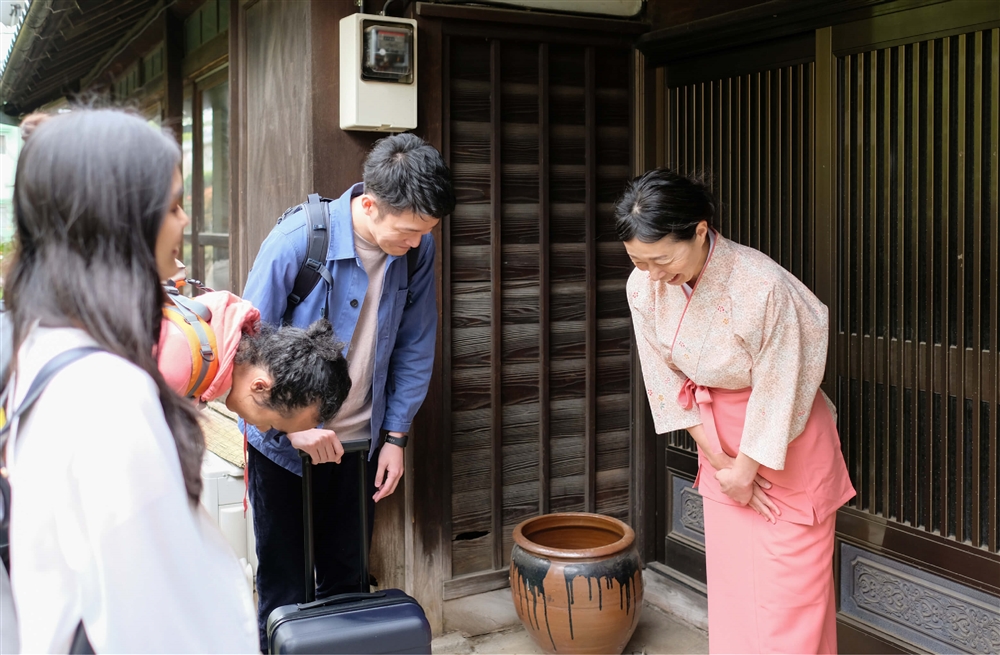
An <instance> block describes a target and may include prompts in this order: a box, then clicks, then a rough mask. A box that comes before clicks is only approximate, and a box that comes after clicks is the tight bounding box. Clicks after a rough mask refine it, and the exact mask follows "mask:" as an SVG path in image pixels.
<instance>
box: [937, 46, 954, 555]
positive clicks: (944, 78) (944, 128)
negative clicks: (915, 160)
mask: <svg viewBox="0 0 1000 655" xmlns="http://www.w3.org/2000/svg"><path fill="white" fill-rule="evenodd" d="M941 43H942V47H941V140H940V142H939V143H940V145H941V148H940V151H941V155H940V160H941V179H940V194H939V196H940V201H941V213H940V222H941V239H940V241H939V243H940V244H941V253H940V256H941V311H940V312H939V313H938V314H937V315H935V317H936V318H939V320H940V321H941V351H942V357H941V367H942V371H941V377H940V380H939V382H940V387H939V390H940V391H939V392H940V394H941V434H942V436H943V438H942V439H941V440H940V443H941V452H940V458H941V467H940V469H939V470H940V471H941V483H940V487H939V488H940V493H941V502H940V510H939V512H940V517H941V518H940V521H941V525H940V530H941V534H943V535H946V536H948V535H949V534H950V533H949V512H948V509H949V507H948V480H949V478H950V477H951V476H950V475H949V473H950V471H949V470H948V465H949V461H948V436H949V426H950V422H949V415H950V414H951V412H950V411H949V409H950V407H949V403H950V401H951V388H950V387H951V385H950V384H949V383H950V381H951V380H950V378H951V375H950V373H951V348H950V347H949V346H950V345H951V344H950V336H949V334H948V318H949V317H948V313H949V311H950V310H951V294H950V293H949V290H950V285H951V280H950V279H949V273H950V272H951V271H950V270H949V267H948V259H949V255H950V252H949V238H948V237H949V234H948V233H949V229H948V228H949V223H950V221H951V216H950V212H949V209H950V208H949V206H948V203H949V200H950V198H949V196H950V189H949V187H948V168H949V166H948V164H949V161H950V147H949V146H950V142H951V129H950V128H951V112H950V107H949V103H950V102H951V94H950V93H949V89H950V82H951V75H950V73H951V47H950V45H951V39H950V38H948V37H945V38H944V39H942V41H941Z"/></svg>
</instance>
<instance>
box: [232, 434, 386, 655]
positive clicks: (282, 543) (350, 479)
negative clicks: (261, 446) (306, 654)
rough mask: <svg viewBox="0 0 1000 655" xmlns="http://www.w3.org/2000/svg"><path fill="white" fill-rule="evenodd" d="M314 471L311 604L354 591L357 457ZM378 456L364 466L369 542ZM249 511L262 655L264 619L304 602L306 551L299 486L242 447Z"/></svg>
mask: <svg viewBox="0 0 1000 655" xmlns="http://www.w3.org/2000/svg"><path fill="white" fill-rule="evenodd" d="M365 455H367V453H350V454H347V455H344V458H343V459H342V460H341V463H340V464H319V465H316V466H314V467H313V494H312V496H313V534H314V541H315V544H314V553H315V559H316V581H315V582H316V598H325V597H327V596H332V595H334V594H341V593H345V592H352V591H358V590H360V588H361V575H360V574H361V536H360V533H361V517H360V516H358V505H359V502H360V501H359V499H358V457H364V456H365ZM377 462H378V452H376V454H375V457H373V458H372V461H371V462H369V466H368V480H367V481H366V487H367V489H368V491H367V494H368V535H367V539H366V541H365V543H366V544H370V543H371V530H372V526H373V523H374V515H375V501H373V500H372V496H373V495H374V494H375V473H376V469H377V468H378V467H377V465H376V463H377ZM247 473H248V475H249V476H250V480H249V487H250V503H251V505H252V506H253V526H254V534H255V536H256V540H257V562H258V563H257V626H258V628H259V630H260V648H261V651H262V652H265V653H266V652H267V617H268V616H269V615H270V614H271V610H273V609H274V608H276V607H281V606H282V605H289V604H291V603H302V602H305V585H306V581H305V572H304V568H305V553H304V550H305V546H304V543H303V538H302V531H303V528H302V478H301V477H299V476H297V475H295V474H294V473H291V472H289V471H287V470H285V469H284V468H282V467H280V466H278V465H277V464H275V463H274V462H272V461H271V460H269V459H268V458H267V457H265V456H264V455H262V454H261V453H260V452H259V451H258V450H257V449H255V448H254V447H253V446H249V447H248V455H247Z"/></svg>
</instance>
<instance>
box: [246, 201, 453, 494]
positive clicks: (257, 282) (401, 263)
mask: <svg viewBox="0 0 1000 655" xmlns="http://www.w3.org/2000/svg"><path fill="white" fill-rule="evenodd" d="M362 193H364V185H363V184H361V183H358V184H355V185H354V186H353V187H351V188H350V189H349V190H348V191H347V192H345V193H344V195H342V196H341V197H340V198H338V199H337V200H335V201H333V202H330V203H324V206H326V207H329V213H330V248H329V250H328V251H327V256H326V266H327V269H328V270H329V271H330V274H331V276H332V277H333V287H332V288H330V287H329V285H327V283H326V282H324V281H323V280H320V281H319V282H318V283H317V284H316V287H315V288H314V289H313V291H312V293H310V294H309V295H308V296H306V297H305V299H303V301H302V302H301V303H300V304H299V306H298V307H296V308H295V310H294V312H293V313H292V321H291V322H292V325H295V326H296V327H307V326H308V325H310V324H311V323H312V322H313V321H315V320H317V319H318V318H320V317H321V316H322V313H323V307H324V304H325V302H326V300H327V296H328V295H329V302H330V315H329V317H328V318H329V320H330V323H331V324H332V325H333V331H334V333H335V334H336V336H337V338H338V339H339V340H341V341H343V342H344V343H346V344H350V342H351V338H352V337H353V336H354V328H355V327H356V326H357V324H358V316H359V314H360V313H361V306H362V304H363V303H364V299H365V292H366V291H367V289H368V274H367V273H365V269H364V266H363V265H362V263H361V259H360V258H359V257H358V253H357V252H356V251H355V249H354V226H353V223H352V221H351V199H352V198H354V197H356V196H358V195H360V194H362ZM308 239H309V234H308V230H307V220H306V212H304V211H298V212H295V213H293V214H290V215H288V216H287V217H286V218H285V219H284V220H283V221H281V222H280V223H278V224H277V225H275V226H274V228H273V229H272V230H271V233H270V234H269V235H268V237H267V239H265V240H264V243H263V244H261V247H260V251H259V252H258V253H257V259H256V260H255V261H254V264H253V268H252V269H251V270H250V275H249V276H248V278H247V284H246V288H245V289H244V290H243V297H244V298H245V299H246V300H249V301H250V302H251V303H253V305H254V307H256V308H257V309H258V310H260V319H261V321H263V322H265V323H270V324H272V325H280V324H281V320H282V317H283V316H284V314H285V308H286V305H287V303H288V294H289V293H291V291H292V288H293V286H294V284H295V277H296V275H297V274H298V271H299V266H300V265H301V264H302V262H303V261H304V260H305V258H306V252H307V250H308ZM434 252H435V245H434V238H433V237H432V236H431V235H429V234H425V235H424V237H423V239H421V241H420V256H419V257H418V259H417V267H416V270H414V272H413V278H412V279H411V280H410V281H409V285H408V284H407V271H406V256H405V255H403V256H399V257H397V256H394V255H389V256H388V258H387V260H386V271H385V278H384V281H383V283H382V295H381V297H380V299H379V305H378V325H377V329H378V334H377V337H376V340H375V369H374V371H373V372H372V389H371V399H372V418H371V431H372V441H371V443H372V446H371V450H370V451H369V454H368V456H369V458H371V456H372V455H373V454H374V453H375V451H376V450H377V448H378V447H379V446H380V445H381V435H382V431H383V430H385V431H387V432H403V433H406V432H409V430H410V423H411V422H412V421H413V416H414V415H415V414H416V413H417V410H418V409H420V405H421V404H422V403H423V402H424V396H426V394H427V385H428V383H429V382H430V378H431V368H432V366H433V364H434V346H435V335H436V331H437V295H436V287H435V284H434ZM407 294H412V295H411V302H410V304H409V306H407V304H406V302H407ZM352 300H356V301H357V302H355V303H353V305H356V306H352V303H351V301H352ZM345 354H346V353H345ZM240 428H241V429H243V428H244V422H243V421H242V420H240ZM245 428H246V435H247V439H248V441H249V442H250V443H251V444H253V447H254V448H256V449H257V450H258V451H260V452H261V453H262V454H263V455H264V456H266V457H267V458H268V459H270V460H271V461H273V462H274V463H276V464H278V465H279V466H282V467H284V468H285V469H287V470H289V471H291V472H293V473H296V474H299V475H301V474H302V463H301V460H300V459H299V456H298V453H297V452H296V451H295V449H294V448H293V447H292V445H291V443H290V442H289V441H288V438H287V437H286V436H285V435H284V433H281V432H278V431H277V430H269V431H267V432H261V431H260V430H258V429H257V428H255V427H254V426H252V425H246V426H245Z"/></svg>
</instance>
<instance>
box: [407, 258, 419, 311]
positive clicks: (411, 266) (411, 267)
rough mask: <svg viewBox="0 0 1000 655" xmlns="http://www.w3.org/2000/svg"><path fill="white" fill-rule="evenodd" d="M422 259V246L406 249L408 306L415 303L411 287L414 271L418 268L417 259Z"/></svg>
mask: <svg viewBox="0 0 1000 655" xmlns="http://www.w3.org/2000/svg"><path fill="white" fill-rule="evenodd" d="M419 259H420V246H417V247H416V248H410V249H409V250H407V251H406V306H407V307H409V306H410V305H412V304H413V291H412V290H411V289H410V282H411V281H412V280H413V271H415V270H417V261H419Z"/></svg>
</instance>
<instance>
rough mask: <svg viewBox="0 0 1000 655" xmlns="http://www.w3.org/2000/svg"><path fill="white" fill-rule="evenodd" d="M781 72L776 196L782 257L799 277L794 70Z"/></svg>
mask: <svg viewBox="0 0 1000 655" xmlns="http://www.w3.org/2000/svg"><path fill="white" fill-rule="evenodd" d="M783 70H784V71H786V72H785V80H786V81H785V84H784V87H783V91H782V95H781V96H779V97H780V100H781V102H780V104H781V107H782V115H783V116H784V121H783V122H782V121H779V122H778V125H784V126H785V134H784V139H783V140H782V148H781V167H782V169H783V170H782V171H780V172H781V173H784V175H783V176H781V177H780V178H779V179H780V180H781V186H782V189H783V190H784V193H783V194H781V195H779V196H778V198H779V207H781V214H782V220H781V249H782V251H783V252H784V253H786V254H785V255H784V256H785V261H787V262H788V265H787V268H788V270H790V271H793V272H796V273H797V274H798V275H799V276H804V271H802V270H799V269H798V267H797V266H795V257H794V255H793V254H792V253H793V252H794V249H793V247H792V241H793V237H792V233H793V229H792V226H793V221H794V219H793V217H792V202H793V200H792V199H793V197H794V196H795V193H794V188H795V187H794V182H793V180H794V178H795V173H793V171H792V160H793V158H794V156H795V155H794V146H793V142H792V130H793V126H792V123H793V120H792V116H793V113H792V102H793V98H792V96H793V92H792V88H793V85H792V75H793V72H792V71H793V70H794V69H793V68H792V67H791V66H788V67H786V68H785V69H783ZM799 115H800V116H804V114H801V113H800V114H799ZM798 170H799V171H800V172H801V170H802V169H798ZM799 220H801V221H805V220H806V217H805V216H802V217H801V218H800V219H799ZM803 231H804V230H798V232H800V233H801V232H803Z"/></svg>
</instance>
